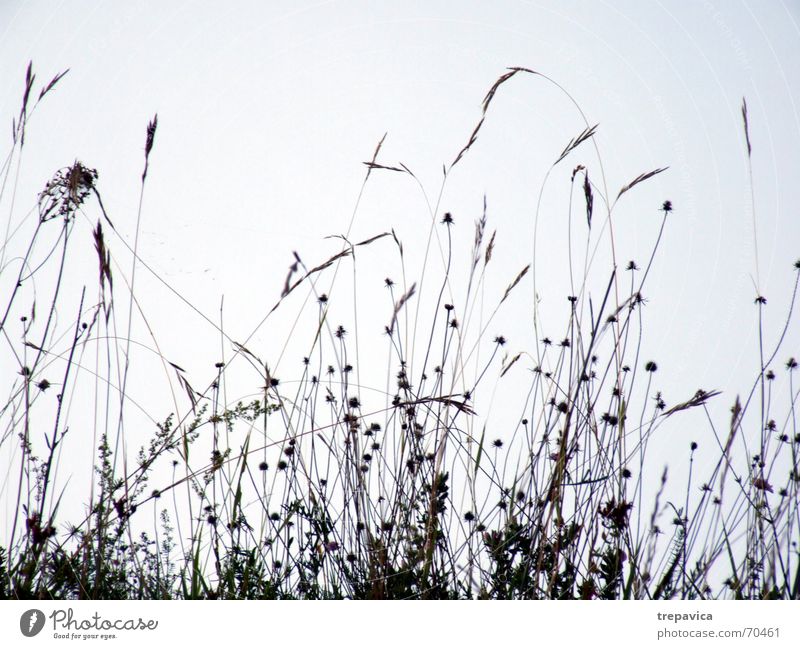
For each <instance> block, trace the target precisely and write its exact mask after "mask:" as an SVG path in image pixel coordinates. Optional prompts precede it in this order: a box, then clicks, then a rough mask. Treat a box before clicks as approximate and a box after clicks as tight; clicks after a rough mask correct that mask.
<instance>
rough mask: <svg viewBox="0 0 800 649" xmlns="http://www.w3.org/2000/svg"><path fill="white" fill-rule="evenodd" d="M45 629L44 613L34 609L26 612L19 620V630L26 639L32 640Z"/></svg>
mask: <svg viewBox="0 0 800 649" xmlns="http://www.w3.org/2000/svg"><path fill="white" fill-rule="evenodd" d="M43 628H44V613H42V612H41V611H40V610H39V609H36V608H32V609H30V610H28V611H25V612H24V613H23V614H22V615H21V616H20V618H19V630H20V631H22V635H24V636H25V637H26V638H32V637H33V636H35V635H37V634H38V633H39V632H40V631H41V630H42V629H43Z"/></svg>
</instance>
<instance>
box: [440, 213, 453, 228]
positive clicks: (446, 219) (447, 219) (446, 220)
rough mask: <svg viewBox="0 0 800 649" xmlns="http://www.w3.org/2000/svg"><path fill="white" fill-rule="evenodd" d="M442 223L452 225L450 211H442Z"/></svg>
mask: <svg viewBox="0 0 800 649" xmlns="http://www.w3.org/2000/svg"><path fill="white" fill-rule="evenodd" d="M442 223H444V224H445V225H448V226H449V225H452V224H453V215H452V214H450V212H445V213H444V218H443V219H442Z"/></svg>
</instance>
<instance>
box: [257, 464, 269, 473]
mask: <svg viewBox="0 0 800 649" xmlns="http://www.w3.org/2000/svg"><path fill="white" fill-rule="evenodd" d="M258 469H259V470H260V471H266V470H267V469H269V464H267V463H266V462H259V464H258Z"/></svg>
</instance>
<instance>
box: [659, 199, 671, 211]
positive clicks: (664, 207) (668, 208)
mask: <svg viewBox="0 0 800 649" xmlns="http://www.w3.org/2000/svg"><path fill="white" fill-rule="evenodd" d="M661 211H662V212H671V211H672V201H664V204H663V205H662V206H661Z"/></svg>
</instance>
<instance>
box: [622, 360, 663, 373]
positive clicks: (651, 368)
mask: <svg viewBox="0 0 800 649" xmlns="http://www.w3.org/2000/svg"><path fill="white" fill-rule="evenodd" d="M624 369H625V368H623V370H624ZM644 369H645V372H655V371H656V370H657V369H658V365H656V363H655V361H647V362H646V363H645V364H644Z"/></svg>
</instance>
